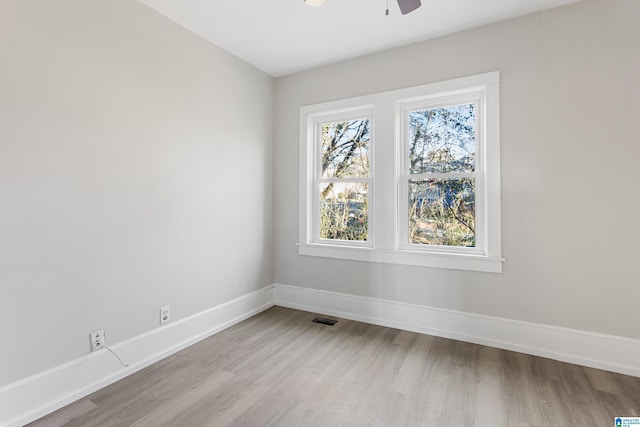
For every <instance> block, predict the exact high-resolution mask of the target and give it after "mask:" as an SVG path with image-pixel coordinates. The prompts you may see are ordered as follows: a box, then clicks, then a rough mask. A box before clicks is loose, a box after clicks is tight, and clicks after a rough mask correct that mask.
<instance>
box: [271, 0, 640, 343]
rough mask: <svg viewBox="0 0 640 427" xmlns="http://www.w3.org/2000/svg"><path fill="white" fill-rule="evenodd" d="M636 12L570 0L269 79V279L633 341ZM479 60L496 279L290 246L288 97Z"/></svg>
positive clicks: (440, 75)
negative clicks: (495, 85)
mask: <svg viewBox="0 0 640 427" xmlns="http://www.w3.org/2000/svg"><path fill="white" fill-rule="evenodd" d="M639 16H640V2H637V1H634V0H584V1H582V2H579V3H576V4H573V5H570V6H566V7H563V8H559V9H555V10H551V11H547V12H544V13H540V14H534V15H530V16H527V17H523V18H519V19H515V20H510V21H506V22H503V23H499V24H495V25H490V26H486V27H483V28H479V29H475V30H471V31H466V32H461V33H457V34H454V35H451V36H448V37H444V38H440V39H436V40H432V41H426V42H423V43H419V44H415V45H412V46H409V47H405V48H400V49H394V50H390V51H386V52H382V53H379V54H375V55H370V56H365V57H362V58H358V59H356V60H352V61H348V62H344V63H339V64H335V65H331V66H327V67H324V68H320V69H315V70H312V71H308V72H303V73H299V74H295V75H291V76H288V77H284V78H280V79H278V80H277V81H276V121H275V151H274V159H275V162H274V165H275V168H274V188H275V200H274V209H275V211H274V212H275V213H274V236H275V243H274V247H275V258H274V278H275V281H276V282H277V283H283V284H288V285H297V286H302V287H307V288H314V289H321V290H327V291H335V292H343V293H349V294H355V295H361V296H370V297H376V298H382V299H388V300H397V301H402V302H408V303H414V304H422V305H427V306H432V307H439V308H444V309H452V310H460V311H464V312H472V313H479V314H484V315H491V316H498V317H504V318H509V319H516V320H522V321H528V322H536V323H541V324H547V325H557V326H564V327H570V328H577V329H582V330H587V331H594V332H601V333H606V334H614V335H620V336H625V337H631V338H640V328H638V319H637V315H635V314H633V313H637V310H638V309H637V304H638V301H640V286H638V274H637V267H638V257H639V255H640V250H639V249H638V244H639V243H640V227H639V226H638V218H639V214H640V197H638V192H639V191H638V183H639V182H640V167H639V165H638V161H639V160H640V137H639V135H640V134H639V132H638V119H639V117H640V114H639V113H640V108H639V107H638V99H640V26H639V25H638V17H639ZM493 70H499V71H501V73H502V85H501V110H502V114H501V120H502V122H501V128H502V139H501V141H502V150H501V155H502V165H501V168H502V201H503V203H502V218H503V223H502V236H503V239H502V240H503V256H504V257H505V258H506V260H507V261H506V263H505V264H504V273H503V274H490V273H477V272H465V271H455V270H439V269H430V268H419V267H408V266H399V265H385V264H374V263H371V264H369V263H362V262H351V261H342V260H333V259H323V258H313V257H301V256H298V254H297V247H296V242H297V240H298V228H297V224H298V218H297V215H298V196H297V191H298V182H299V177H298V168H297V166H296V165H297V163H298V153H299V150H298V147H299V137H298V120H299V110H298V108H299V107H300V106H301V105H306V104H313V103H318V102H323V101H329V100H335V99H340V98H345V97H352V96H358V95H363V94H367V93H372V92H378V91H385V90H391V89H397V88H402V87H408V86H413V85H419V84H424V83H429V82H436V81H441V80H447V79H451V78H455V77H462V76H467V75H473V74H478V73H483V72H488V71H493ZM378 143H385V142H380V141H379V142H378ZM386 143H392V142H391V141H388V142H386Z"/></svg>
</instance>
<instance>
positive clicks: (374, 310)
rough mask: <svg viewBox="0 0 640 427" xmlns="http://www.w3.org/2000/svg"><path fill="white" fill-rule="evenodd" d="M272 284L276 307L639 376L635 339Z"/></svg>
mask: <svg viewBox="0 0 640 427" xmlns="http://www.w3.org/2000/svg"><path fill="white" fill-rule="evenodd" d="M274 286H275V289H274V293H275V305H278V306H283V307H289V308H295V309H299V310H304V311H310V312H315V313H318V314H325V315H333V316H337V317H342V318H345V319H351V320H358V321H361V322H366V323H371V324H375V325H380V326H388V327H392V328H397V329H402V330H407V331H413V332H419V333H423V334H427V335H434V336H439V337H445V338H451V339H456V340H460V341H466V342H471V343H475V344H481V345H487V346H491V347H497V348H502V349H505V350H513V351H517V352H520V353H526V354H532V355H535V356H541V357H546V358H550V359H555V360H559V361H563V362H569V363H574V364H577V365H582V366H588V367H592V368H597V369H604V370H607V371H611V372H618V373H621V374H626V375H632V376H635V377H640V340H635V339H630V338H624V337H618V336H613V335H606V334H600V333H594V332H587V331H581V330H576V329H569V328H561V327H556V326H548V325H540V324H535V323H528V322H521V321H517V320H509V319H503V318H498V317H491V316H484V315H478V314H472V313H464V312H459V311H453V310H443V309H439V308H434V307H427V306H421V305H414V304H407V303H402V302H396V301H388V300H382V299H376V298H370V297H361V296H356V295H349V294H342V293H336V292H327V291H321V290H316V289H309V288H302V287H297V286H288V285H282V284H276V285H274Z"/></svg>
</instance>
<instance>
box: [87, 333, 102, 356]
mask: <svg viewBox="0 0 640 427" xmlns="http://www.w3.org/2000/svg"><path fill="white" fill-rule="evenodd" d="M89 338H90V340H91V351H96V350H100V349H101V348H102V347H104V329H98V330H97V331H93V332H91V333H90V334H89Z"/></svg>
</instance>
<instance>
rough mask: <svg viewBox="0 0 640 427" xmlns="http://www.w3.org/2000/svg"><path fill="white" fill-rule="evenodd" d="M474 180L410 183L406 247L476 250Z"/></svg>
mask: <svg viewBox="0 0 640 427" xmlns="http://www.w3.org/2000/svg"><path fill="white" fill-rule="evenodd" d="M475 227H476V221H475V179H474V178H462V179H429V180H410V181H409V243H411V244H423V245H444V246H460V247H475V245H476V233H475Z"/></svg>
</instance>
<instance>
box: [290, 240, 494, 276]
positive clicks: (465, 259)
mask: <svg viewBox="0 0 640 427" xmlns="http://www.w3.org/2000/svg"><path fill="white" fill-rule="evenodd" d="M298 254H299V255H304V256H316V257H324V258H337V259H346V260H351V261H364V262H381V263H386V264H401V265H414V266H419V267H435V268H446V269H453V270H469V271H482V272H486V273H502V263H503V262H504V258H500V257H488V256H484V255H468V254H451V253H434V252H418V251H409V250H389V249H375V248H366V247H355V246H338V245H327V244H318V243H298Z"/></svg>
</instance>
